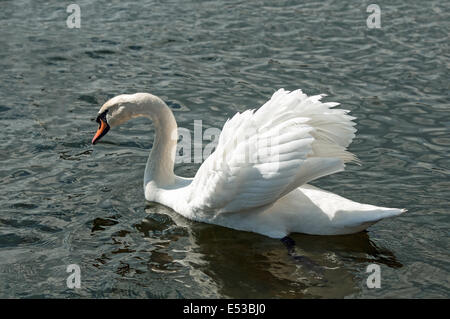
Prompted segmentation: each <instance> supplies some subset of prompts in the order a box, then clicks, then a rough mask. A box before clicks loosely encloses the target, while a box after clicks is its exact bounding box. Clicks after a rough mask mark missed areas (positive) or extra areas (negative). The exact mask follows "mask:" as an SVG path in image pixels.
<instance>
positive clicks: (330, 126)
mask: <svg viewBox="0 0 450 319" xmlns="http://www.w3.org/2000/svg"><path fill="white" fill-rule="evenodd" d="M321 97H322V96H321V95H316V96H311V97H308V96H307V95H306V94H303V93H302V91H301V90H296V91H293V92H289V91H286V90H284V89H280V90H278V91H277V92H275V93H274V94H273V96H272V98H271V99H270V100H269V101H268V102H266V103H265V104H264V105H263V106H262V107H260V108H259V109H258V110H257V111H255V110H248V111H245V112H243V113H242V114H241V113H237V114H236V115H235V116H234V117H233V118H232V119H231V120H228V121H227V122H226V123H225V125H224V127H223V130H222V132H221V134H220V137H219V142H218V145H217V147H216V150H215V151H214V153H212V154H211V155H210V156H209V157H208V158H207V159H206V161H205V162H204V163H203V164H202V165H201V167H200V169H199V170H198V172H197V174H196V175H195V177H194V180H193V181H192V183H191V185H190V196H189V198H188V199H187V200H188V203H189V205H190V206H191V208H192V209H193V210H195V211H196V212H197V213H198V212H200V211H203V212H204V213H209V212H214V213H226V212H239V211H245V210H248V209H251V208H255V207H260V206H265V205H270V204H271V203H273V202H275V201H276V200H277V199H279V198H280V197H282V196H284V195H286V194H287V193H288V192H290V191H292V190H293V189H295V188H297V187H299V186H301V185H303V184H305V183H307V182H309V181H311V180H314V179H317V178H319V177H322V176H325V175H329V174H332V173H335V172H338V171H341V170H343V169H344V163H345V162H349V161H357V159H356V157H355V156H354V155H353V154H351V153H350V152H348V151H346V148H347V146H348V145H349V144H350V143H351V141H352V139H353V138H354V136H355V135H354V133H355V132H356V129H355V128H354V125H355V123H354V122H353V121H352V120H353V119H354V118H353V117H351V116H349V115H347V113H348V111H346V110H341V109H332V107H334V106H336V105H338V103H322V102H320V99H321Z"/></svg>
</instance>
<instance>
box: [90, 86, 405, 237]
mask: <svg viewBox="0 0 450 319" xmlns="http://www.w3.org/2000/svg"><path fill="white" fill-rule="evenodd" d="M321 97H322V96H321V95H316V96H310V97H308V96H307V95H306V94H304V93H302V91H301V90H296V91H293V92H289V91H286V90H284V89H280V90H278V91H277V92H275V93H274V94H273V96H272V98H271V99H270V100H269V101H268V102H266V103H265V104H264V105H263V106H262V107H260V108H259V109H258V110H257V111H255V110H247V111H245V112H243V113H242V114H241V113H237V114H236V115H235V116H234V117H233V118H232V119H230V120H228V121H227V122H226V123H225V125H224V127H223V130H222V132H221V134H220V137H219V142H218V144H217V146H216V150H215V151H214V152H213V153H212V154H211V155H210V156H209V157H208V158H207V159H206V160H205V162H204V163H203V164H202V165H201V167H200V168H199V170H198V171H197V173H196V175H195V177H194V178H193V179H192V178H183V177H179V176H176V175H175V174H174V172H173V168H174V159H175V152H176V145H177V137H178V136H177V124H176V121H175V118H174V116H173V113H172V111H171V110H170V108H169V107H168V106H167V105H166V103H164V101H163V100H161V99H160V98H158V97H157V96H154V95H151V94H147V93H136V94H132V95H119V96H116V97H114V98H112V99H110V100H109V101H107V102H106V103H105V104H104V105H103V106H102V107H101V108H100V111H99V114H98V117H97V122H98V123H99V129H98V131H97V133H96V135H95V136H94V138H93V140H92V143H93V144H95V143H96V142H97V141H98V140H99V139H100V138H101V137H102V136H104V135H105V134H106V133H107V132H108V130H109V128H110V127H114V126H117V125H120V124H122V123H124V122H126V121H128V120H130V119H132V118H135V117H139V116H144V117H148V118H150V119H151V120H152V121H153V124H154V126H155V131H156V136H155V140H154V144H153V149H152V151H151V153H150V156H149V158H148V161H147V165H146V168H145V174H144V192H145V198H146V199H147V200H148V201H155V202H159V203H161V204H163V205H166V206H168V207H170V208H172V209H173V210H175V211H176V212H178V213H179V214H181V215H183V216H184V217H186V218H189V219H192V220H196V221H201V222H206V223H211V224H217V225H221V226H225V227H230V228H234V229H238V230H245V231H251V232H256V233H260V234H263V235H266V236H269V237H273V238H282V237H284V236H287V235H288V234H289V233H291V232H298V233H306V234H317V235H337V234H350V233H355V232H359V231H362V230H364V229H365V228H367V227H368V226H370V225H372V224H374V223H375V222H377V221H379V220H381V219H383V218H387V217H392V216H396V215H399V214H401V213H403V212H404V211H405V210H403V209H396V208H384V207H376V206H372V205H367V204H360V203H356V202H353V201H351V200H348V199H346V198H343V197H341V196H339V195H336V194H333V193H330V192H327V191H325V190H321V189H319V188H317V187H314V186H311V185H308V184H307V183H308V182H310V181H312V180H314V179H317V178H319V177H322V176H325V175H329V174H332V173H336V172H339V171H342V170H343V169H344V166H345V165H344V163H346V162H351V161H357V159H356V157H355V156H354V155H353V154H351V153H350V152H348V151H347V150H346V148H347V147H348V145H349V144H350V143H351V141H352V139H353V138H354V133H355V132H356V129H355V128H354V127H353V126H354V125H355V123H354V122H353V121H352V120H353V119H354V118H353V117H351V116H349V115H347V113H348V111H346V110H342V109H333V108H332V107H334V106H336V105H338V103H322V102H320V99H321Z"/></svg>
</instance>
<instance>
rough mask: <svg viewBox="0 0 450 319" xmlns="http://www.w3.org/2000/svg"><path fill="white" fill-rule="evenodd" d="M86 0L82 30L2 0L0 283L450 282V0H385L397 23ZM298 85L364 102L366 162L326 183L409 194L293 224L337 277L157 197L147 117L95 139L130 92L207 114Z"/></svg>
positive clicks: (427, 287) (207, 123)
mask: <svg viewBox="0 0 450 319" xmlns="http://www.w3.org/2000/svg"><path fill="white" fill-rule="evenodd" d="M76 3H78V4H79V5H80V7H81V29H69V28H67V26H66V18H67V16H68V15H69V14H68V13H66V5H67V4H65V3H63V2H61V1H49V2H45V4H44V3H42V4H40V2H39V1H23V0H15V1H1V2H0V47H1V50H0V69H1V72H0V125H1V133H0V163H1V166H0V187H1V191H0V207H1V213H0V297H7V298H8V297H31V298H35V297H58V298H60V297H63V298H64V297H96V298H103V297H120V298H127V297H130V298H135V297H138V298H194V297H200V298H210V297H231V298H236V297H237V298H250V297H251V298H316V297H319V298H328V297H331V298H342V297H350V298H355V297H356V298H359V297H364V298H366V297H384V298H385V297H394V298H406V297H413V298H423V297H438V298H440V297H449V288H450V283H449V278H450V272H449V266H450V265H449V255H448V252H449V240H448V235H449V219H450V217H449V215H448V207H449V186H450V182H449V166H450V165H449V164H450V161H449V156H448V154H449V153H448V151H449V146H450V137H449V127H450V117H449V99H448V97H449V96H448V92H449V85H448V83H449V82H448V80H449V73H448V69H449V48H448V43H449V41H448V34H449V31H450V30H449V22H448V21H449V18H450V17H449V12H450V5H449V2H448V1H426V2H423V1H418V0H414V1H390V2H389V3H387V2H383V3H382V4H380V5H381V11H382V12H381V13H382V20H381V29H368V28H367V26H366V18H367V16H368V15H369V14H368V13H366V6H367V5H368V4H369V3H370V2H367V3H364V2H361V3H356V2H354V1H337V0H336V1H298V2H296V1H226V2H225V1H176V2H174V1H131V2H126V1H95V3H94V2H91V1H77V2H76ZM280 87H284V88H286V89H289V90H293V89H297V88H301V89H303V91H304V92H306V93H307V94H319V93H326V94H327V95H328V97H327V98H326V100H327V101H338V102H340V103H341V104H342V107H343V108H346V109H349V110H351V111H352V115H354V116H356V117H357V118H358V120H357V123H358V125H357V129H358V135H357V138H356V139H355V140H354V142H353V144H352V145H351V147H350V150H351V151H352V152H354V153H355V154H356V155H357V156H358V157H359V158H360V159H361V161H362V162H363V165H362V166H356V165H348V166H347V170H346V172H344V173H339V174H336V175H334V176H330V177H326V178H323V179H321V180H318V181H316V182H314V183H313V184H315V185H318V186H320V187H323V188H325V189H327V190H330V191H333V192H336V193H338V194H341V195H344V196H346V197H348V198H351V199H353V200H355V201H360V202H366V203H370V204H376V205H380V206H389V207H400V208H402V207H404V208H407V209H408V210H409V212H408V213H407V214H405V215H403V216H401V217H398V218H395V219H391V220H385V221H382V222H380V223H378V224H376V225H374V226H372V227H370V228H369V229H368V231H367V232H364V233H359V234H355V235H349V236H335V237H319V236H307V235H301V234H293V235H292V238H293V239H294V240H295V241H296V243H297V246H296V249H297V251H296V252H297V253H298V254H299V255H302V256H306V257H307V258H309V259H310V260H312V261H314V262H315V263H316V264H318V265H319V266H320V269H321V274H320V275H318V274H317V273H316V272H314V271H311V269H309V268H308V267H305V266H304V265H302V264H301V263H298V262H295V260H293V259H292V258H291V257H290V256H289V255H288V254H287V250H286V248H285V247H284V246H283V245H282V243H281V242H280V241H279V240H276V239H270V238H267V237H264V236H260V235H257V234H253V233H247V232H239V231H235V230H231V229H225V228H222V227H218V226H213V225H207V224H201V223H195V222H191V221H188V220H186V219H184V218H182V217H179V216H178V215H177V214H176V213H174V212H173V211H171V210H169V209H168V208H166V207H164V206H161V205H158V204H154V203H147V202H146V201H145V199H144V195H143V190H142V178H143V170H144V166H145V162H146V159H147V156H148V152H149V150H150V147H151V145H152V141H153V136H154V131H153V128H152V126H151V124H150V123H149V122H148V121H147V120H145V119H138V120H135V121H133V122H130V123H128V124H126V125H124V126H122V127H120V128H118V129H114V130H113V131H111V132H110V133H109V134H108V136H106V137H105V138H104V139H103V142H101V143H99V144H98V145H96V146H95V147H93V146H92V145H91V144H90V140H91V138H92V136H93V133H94V132H95V130H96V127H97V125H96V123H95V122H94V121H93V120H94V119H95V116H96V113H97V111H98V109H99V107H100V106H101V104H103V103H104V102H105V101H106V100H107V99H108V98H110V97H112V96H114V95H117V94H121V93H134V92H151V93H154V94H157V95H159V96H161V97H162V98H163V99H164V100H165V101H166V102H167V103H168V104H169V105H170V106H171V107H172V109H173V111H174V114H175V117H176V119H177V121H178V124H179V126H180V127H183V128H187V129H190V130H193V127H194V120H202V124H203V129H204V130H205V129H207V128H209V127H218V128H221V127H222V125H223V123H224V122H225V121H226V120H227V118H229V117H231V116H232V115H233V114H234V113H236V112H237V111H243V110H245V109H248V108H255V107H258V106H260V105H262V104H263V103H264V102H265V101H266V100H267V99H268V98H269V97H270V96H271V94H272V93H273V92H274V91H275V89H277V88H280ZM197 168H198V164H195V163H193V164H181V165H177V167H176V169H175V170H176V173H177V174H179V175H184V176H193V175H194V174H195V171H196V170H197ZM371 263H375V264H378V265H380V267H381V288H380V289H369V288H367V286H366V279H367V276H368V275H369V274H368V273H366V268H367V266H368V265H369V264H371ZM69 264H77V265H79V266H80V267H81V288H80V289H75V290H72V289H69V288H67V286H66V278H67V276H68V275H69V274H68V273H67V272H66V267H67V265H69Z"/></svg>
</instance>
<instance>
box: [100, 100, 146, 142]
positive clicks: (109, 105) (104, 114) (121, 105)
mask: <svg viewBox="0 0 450 319" xmlns="http://www.w3.org/2000/svg"><path fill="white" fill-rule="evenodd" d="M142 94H143V93H137V94H122V95H118V96H116V97H113V98H112V99H110V100H108V101H107V102H106V103H105V104H103V106H102V107H101V108H100V111H98V115H97V119H96V121H97V123H98V130H97V133H95V136H94V138H93V139H92V144H95V143H97V142H98V141H99V140H100V139H101V138H102V137H103V136H105V135H106V133H108V131H109V130H110V128H112V127H114V126H118V125H120V124H122V123H125V122H127V121H128V120H130V119H131V118H132V117H134V116H133V114H134V113H135V112H134V109H135V108H136V106H137V105H138V104H139V103H140V102H142V98H143V97H142V96H140V95H142Z"/></svg>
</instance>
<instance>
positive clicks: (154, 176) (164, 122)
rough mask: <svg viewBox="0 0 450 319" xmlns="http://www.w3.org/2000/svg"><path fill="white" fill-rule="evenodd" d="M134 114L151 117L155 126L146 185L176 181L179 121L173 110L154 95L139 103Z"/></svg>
mask: <svg viewBox="0 0 450 319" xmlns="http://www.w3.org/2000/svg"><path fill="white" fill-rule="evenodd" d="M133 113H134V114H133V115H134V116H146V117H149V118H150V119H151V120H152V122H153V125H154V127H155V139H154V142H153V148H152V150H151V152H150V155H149V157H148V160H147V165H146V167H145V174H144V187H146V185H147V184H148V183H153V184H154V186H155V187H165V186H170V185H172V184H174V183H175V175H174V173H173V166H174V160H175V153H176V147H177V137H178V135H177V123H176V121H175V117H174V116H173V113H172V111H171V110H170V108H169V107H168V106H167V104H166V103H164V101H163V100H161V99H160V98H158V97H156V96H153V98H152V99H151V100H150V102H149V103H145V104H141V105H138V106H137V107H136V109H135V112H133Z"/></svg>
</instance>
